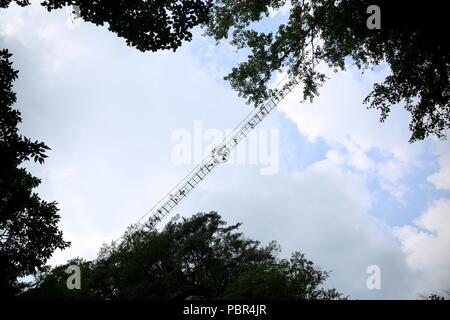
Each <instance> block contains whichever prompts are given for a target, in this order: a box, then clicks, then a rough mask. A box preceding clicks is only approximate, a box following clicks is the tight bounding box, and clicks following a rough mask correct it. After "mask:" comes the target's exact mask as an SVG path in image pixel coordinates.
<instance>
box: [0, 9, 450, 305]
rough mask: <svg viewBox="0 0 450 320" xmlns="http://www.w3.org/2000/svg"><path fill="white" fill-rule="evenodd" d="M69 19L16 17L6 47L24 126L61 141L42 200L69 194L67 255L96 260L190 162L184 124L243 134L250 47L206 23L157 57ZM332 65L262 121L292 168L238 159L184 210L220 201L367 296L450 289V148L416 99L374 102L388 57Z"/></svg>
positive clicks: (334, 281)
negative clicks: (317, 83)
mask: <svg viewBox="0 0 450 320" xmlns="http://www.w3.org/2000/svg"><path fill="white" fill-rule="evenodd" d="M284 18H285V16H283V12H280V13H278V14H277V15H275V16H274V20H273V21H272V22H268V24H267V26H264V27H270V26H271V25H272V24H274V23H275V22H277V21H281V20H282V19H284ZM67 20H68V13H67V11H66V10H60V11H57V12H53V13H48V12H46V11H45V10H44V9H43V8H41V7H40V6H39V5H37V3H36V1H35V2H34V3H33V5H32V6H30V7H27V8H18V7H16V6H11V7H10V8H9V9H8V10H3V11H2V12H1V13H0V43H1V45H2V47H7V48H9V49H10V50H11V51H12V52H13V53H14V59H13V61H14V66H15V68H17V69H19V70H20V73H19V80H18V81H16V84H15V90H16V91H17V93H18V103H17V108H18V109H19V110H20V111H21V112H22V115H23V125H22V128H21V129H22V132H23V133H24V134H26V135H28V136H30V137H32V138H35V139H39V140H43V141H45V142H46V143H47V144H48V145H49V146H50V147H51V148H52V150H51V152H49V159H48V161H47V162H46V164H45V165H44V166H35V165H30V166H29V167H30V170H32V172H33V173H34V174H36V175H37V176H39V177H40V178H42V181H43V182H42V185H41V186H40V188H39V193H40V194H41V196H42V197H43V198H44V199H48V200H55V201H57V202H58V203H59V207H60V209H61V216H62V219H61V228H62V230H63V231H64V233H65V236H66V238H67V239H69V240H70V241H72V247H71V248H70V249H67V250H65V251H63V252H57V253H55V254H54V256H53V257H52V259H51V261H50V263H52V264H58V263H63V262H65V261H66V260H67V259H69V258H73V257H76V256H82V257H85V258H88V259H93V258H95V256H96V254H97V252H98V250H99V248H100V246H101V244H102V243H104V242H110V241H111V240H112V239H115V238H117V237H118V236H120V235H121V233H122V232H123V231H124V229H125V228H126V227H127V226H128V225H130V224H131V223H133V222H134V221H136V220H137V219H138V218H139V217H140V216H142V214H143V213H144V212H145V211H147V209H149V208H150V207H152V206H153V204H154V203H155V202H157V201H158V200H159V198H160V197H162V196H163V195H165V193H166V192H167V191H168V190H170V189H171V188H172V187H173V186H174V185H175V184H176V183H177V182H178V180H179V179H181V178H182V177H184V175H185V174H186V173H187V172H188V171H190V169H191V168H192V166H193V164H183V165H177V164H174V163H173V161H172V159H171V150H172V148H173V141H171V136H172V134H173V132H174V131H176V130H179V129H186V130H191V129H192V128H193V124H194V122H195V121H201V123H202V125H203V127H204V128H206V129H214V130H226V129H230V128H233V127H234V126H235V125H236V124H237V123H239V121H240V120H241V119H242V118H243V117H244V116H245V115H246V114H247V113H248V112H249V111H250V107H249V106H247V105H245V103H244V101H243V100H242V99H240V98H238V97H237V95H236V93H235V92H233V91H232V90H231V89H230V87H229V85H228V83H226V82H225V81H223V80H222V78H223V76H224V75H226V74H227V72H228V71H229V70H230V68H231V67H232V66H234V65H235V63H236V62H237V61H241V60H243V59H245V53H243V52H242V53H239V52H238V53H236V52H234V50H233V49H232V48H230V47H229V46H228V45H226V44H221V45H220V46H215V45H214V42H213V41H212V40H211V39H207V38H204V37H202V36H201V33H200V32H197V33H196V37H195V39H194V41H193V42H192V43H189V44H186V45H185V46H183V48H181V49H180V50H179V51H177V52H176V53H175V54H174V53H170V52H163V53H156V54H155V53H145V54H144V53H140V52H138V51H136V50H135V49H133V48H129V47H126V45H125V42H124V40H123V39H120V38H117V37H116V36H115V35H114V34H112V33H110V32H108V31H107V30H106V29H105V28H100V27H96V26H94V25H91V24H89V23H81V26H80V28H79V29H73V28H70V27H69V26H70V24H69V25H68V24H67ZM319 67H320V68H323V67H322V66H319ZM323 71H324V72H326V73H327V74H329V75H330V80H329V81H328V82H327V83H326V84H325V85H324V86H323V88H321V90H320V97H318V98H317V99H316V100H315V101H314V102H313V103H312V104H311V103H303V104H301V103H300V92H299V91H300V89H301V88H298V89H297V91H294V92H293V93H292V94H291V95H289V96H288V97H287V98H286V99H285V100H284V101H283V103H282V104H281V105H280V106H279V108H278V110H277V111H276V112H275V113H273V114H271V116H270V117H269V118H267V119H266V120H265V121H264V122H263V123H262V124H261V127H259V128H258V130H259V132H264V130H278V132H279V137H280V139H279V160H280V170H279V171H278V173H277V174H274V175H261V170H260V169H261V168H260V166H258V165H253V164H227V165H224V166H222V167H220V168H218V169H217V171H215V172H214V173H212V174H211V176H210V177H209V178H208V179H207V180H206V181H205V182H204V183H203V184H202V185H201V186H200V187H199V189H198V190H196V192H195V193H193V194H192V196H191V197H190V198H189V199H187V200H186V201H185V202H183V203H182V205H180V207H179V208H177V212H176V213H179V214H181V215H183V216H186V217H188V216H190V215H192V214H194V213H196V212H199V211H211V210H216V211H218V212H219V213H220V214H221V215H222V216H223V217H224V219H225V220H226V221H229V222H230V223H234V222H237V221H242V222H243V226H242V229H243V231H244V232H245V233H246V234H248V235H249V236H250V237H253V238H255V239H258V240H260V241H262V243H264V244H266V243H268V242H269V241H270V240H278V241H279V242H280V244H281V246H282V249H283V252H282V255H284V256H288V255H289V253H290V252H292V251H294V250H299V251H302V252H304V253H306V254H307V256H308V257H309V258H311V259H312V260H313V261H314V262H315V263H316V264H318V265H319V266H320V267H322V268H323V269H326V270H333V272H332V276H331V277H330V279H329V281H328V283H327V285H329V286H335V287H337V288H338V289H339V290H340V291H342V292H344V293H346V294H348V295H350V297H352V298H370V299H376V298H398V297H401V298H415V297H417V294H418V293H427V292H430V291H435V292H440V291H439V290H442V289H448V288H450V275H449V273H448V270H449V268H450V259H449V258H450V257H449V253H448V252H450V250H449V249H450V234H449V232H450V226H449V224H450V148H449V143H448V142H445V141H436V140H434V139H432V138H430V139H427V140H426V141H423V142H419V143H416V144H413V145H411V144H409V143H408V140H409V130H408V123H409V118H408V114H407V113H406V112H404V111H403V109H402V107H401V106H397V107H395V108H394V110H393V112H392V114H391V116H390V117H389V119H388V120H387V121H386V122H385V123H384V124H380V123H379V122H378V113H377V111H376V110H367V109H366V106H365V105H363V104H362V100H363V99H364V97H365V96H366V95H367V94H368V93H369V92H370V89H371V86H372V84H373V83H374V82H375V81H380V80H382V79H383V78H384V77H385V76H386V75H387V74H388V72H389V69H388V68H387V67H386V66H380V67H378V68H376V69H375V70H373V71H370V72H366V73H365V74H364V75H361V74H360V73H359V71H358V70H356V69H355V68H354V67H352V66H351V65H349V68H348V70H347V71H346V72H341V73H337V74H332V73H330V72H329V71H328V70H326V69H325V68H323ZM261 130H262V131H261ZM370 265H378V266H379V267H380V269H381V272H382V278H381V283H382V287H381V289H380V290H369V289H367V286H366V279H367V277H368V275H367V274H366V269H367V267H368V266H370Z"/></svg>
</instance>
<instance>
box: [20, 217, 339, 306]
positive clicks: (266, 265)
mask: <svg viewBox="0 0 450 320" xmlns="http://www.w3.org/2000/svg"><path fill="white" fill-rule="evenodd" d="M239 226H240V224H236V225H231V226H227V225H226V223H225V222H224V221H223V220H222V219H221V217H220V216H219V215H218V214H217V213H215V212H211V213H207V214H197V215H194V216H193V217H192V218H190V219H183V221H180V222H170V223H169V224H167V225H166V226H165V228H164V229H163V230H162V231H156V230H154V229H145V228H144V229H130V230H129V231H128V232H127V233H126V235H125V236H124V239H123V241H122V242H121V243H120V244H119V245H117V246H105V247H103V249H102V250H101V252H100V254H99V257H98V259H97V260H96V261H94V262H93V263H92V264H88V263H87V262H82V265H83V268H85V269H86V268H87V272H86V273H82V279H83V280H82V281H83V282H82V290H84V291H83V295H84V297H85V298H97V299H185V298H187V297H189V296H197V297H200V298H204V299H223V298H234V299H239V298H249V299H254V298H264V299H340V298H342V295H341V294H340V293H338V292H337V291H336V290H334V289H332V290H325V289H323V288H321V286H322V284H323V283H324V281H325V280H326V279H327V278H328V276H329V273H328V272H324V271H320V270H319V269H317V268H316V267H315V266H314V265H313V263H312V262H311V261H308V260H307V259H306V258H305V257H304V255H302V254H300V253H294V254H293V255H292V258H291V259H290V260H284V259H278V258H277V257H276V254H277V251H278V250H279V249H278V248H279V247H278V246H277V245H276V243H274V242H272V243H271V244H269V245H268V246H267V247H261V246H260V244H259V242H258V241H254V240H251V239H247V238H245V237H244V236H243V235H242V234H241V233H239V232H238V231H237V229H238V228H239ZM71 263H72V262H71ZM71 263H68V264H66V265H65V266H62V267H57V268H55V269H53V270H52V271H50V272H47V273H46V274H45V275H44V276H43V277H41V278H40V280H39V281H38V282H37V284H36V285H35V287H34V288H33V289H32V290H30V291H29V292H27V293H26V294H25V296H28V297H34V298H36V297H39V298H46V297H53V296H54V293H58V294H60V295H61V296H60V298H67V299H71V298H79V297H80V296H79V295H77V294H71V293H70V292H68V290H67V289H65V288H64V287H65V286H66V279H67V274H66V275H64V273H63V270H65V268H66V267H67V266H68V265H70V264H71ZM83 286H85V287H83Z"/></svg>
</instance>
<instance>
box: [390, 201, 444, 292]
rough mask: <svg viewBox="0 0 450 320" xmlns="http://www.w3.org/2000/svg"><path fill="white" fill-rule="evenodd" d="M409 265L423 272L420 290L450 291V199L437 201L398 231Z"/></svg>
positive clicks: (397, 234)
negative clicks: (413, 221) (410, 223)
mask: <svg viewBox="0 0 450 320" xmlns="http://www.w3.org/2000/svg"><path fill="white" fill-rule="evenodd" d="M395 234H396V236H397V237H398V238H399V239H400V241H401V243H402V247H403V251H404V252H405V254H406V255H407V260H406V261H407V262H408V264H409V266H410V267H411V268H412V269H413V270H416V271H418V272H421V273H422V277H421V278H420V279H421V283H420V286H419V290H420V291H421V293H423V294H429V293H431V292H434V293H438V294H440V293H441V291H442V290H449V289H450V273H449V270H450V200H444V199H442V200H436V201H434V203H433V204H432V205H431V206H430V207H429V208H428V210H427V211H426V212H425V213H424V214H423V215H421V216H420V217H419V218H418V219H416V220H415V225H412V226H404V227H401V228H397V229H396V231H395Z"/></svg>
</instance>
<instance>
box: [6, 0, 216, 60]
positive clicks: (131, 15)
mask: <svg viewBox="0 0 450 320" xmlns="http://www.w3.org/2000/svg"><path fill="white" fill-rule="evenodd" d="M14 1H15V2H16V3H17V4H18V5H21V6H26V5H28V4H29V1H28V0H14ZM11 2H12V0H0V7H3V8H6V7H8V5H9V4H10V3H11ZM41 4H42V5H43V6H44V7H45V8H46V9H47V10H48V11H52V10H55V9H61V8H63V7H65V6H77V8H78V9H79V10H77V14H79V15H80V17H81V18H83V20H85V21H87V22H92V23H94V24H96V25H98V26H103V25H105V24H107V25H108V29H109V30H110V31H111V32H114V33H115V34H117V35H118V36H119V37H122V38H125V39H126V42H127V44H128V45H130V46H133V47H135V48H137V49H138V50H141V51H158V50H165V49H170V50H174V51H175V50H176V49H178V48H179V47H180V46H181V45H182V44H183V41H191V40H192V32H191V30H192V28H194V27H195V26H197V25H199V24H202V23H205V22H206V19H207V18H208V11H209V7H210V4H211V0H182V1H155V0H152V1H146V0H120V1H118V0H45V1H43V2H42V3H41Z"/></svg>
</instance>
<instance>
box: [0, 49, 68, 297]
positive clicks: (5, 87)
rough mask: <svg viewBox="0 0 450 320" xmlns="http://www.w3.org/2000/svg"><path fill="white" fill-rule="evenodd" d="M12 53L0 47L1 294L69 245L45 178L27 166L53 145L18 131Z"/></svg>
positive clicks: (15, 287) (40, 159)
mask: <svg viewBox="0 0 450 320" xmlns="http://www.w3.org/2000/svg"><path fill="white" fill-rule="evenodd" d="M10 58H11V54H10V53H9V52H8V50H1V51H0V154H1V157H0V295H2V296H11V295H13V294H15V293H16V292H17V291H18V289H19V283H18V282H17V278H18V277H23V276H25V275H28V274H31V273H34V272H35V271H36V270H38V269H39V268H41V267H43V265H44V264H45V262H46V261H47V259H48V258H49V257H50V256H51V254H52V253H53V251H54V250H56V249H64V248H66V247H67V246H68V245H69V244H68V243H67V242H65V241H64V240H63V237H62V232H61V231H60V230H58V226H57V224H58V221H59V218H60V217H59V215H58V214H57V212H58V209H57V208H56V204H55V203H54V202H51V203H48V202H46V201H43V200H42V199H41V198H40V197H39V196H38V195H37V194H36V193H35V192H33V189H35V188H36V187H37V186H38V185H39V184H40V180H39V179H38V178H36V177H34V176H32V175H31V174H30V173H28V172H27V171H26V169H24V168H23V167H22V165H23V163H24V162H26V161H28V160H31V159H32V160H34V161H36V162H39V163H43V162H44V159H45V157H46V155H45V151H46V150H48V149H49V148H48V147H47V146H46V145H45V144H44V143H42V142H38V141H35V142H32V141H31V140H30V139H29V138H27V137H24V136H22V135H21V134H20V133H19V130H18V127H17V126H18V124H19V123H20V122H21V117H20V112H19V111H17V110H15V109H13V108H12V106H13V104H14V103H15V102H16V94H15V93H14V92H13V91H12V85H13V82H14V80H15V79H16V78H17V74H18V72H17V71H16V70H14V69H13V68H12V62H11V61H10Z"/></svg>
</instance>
